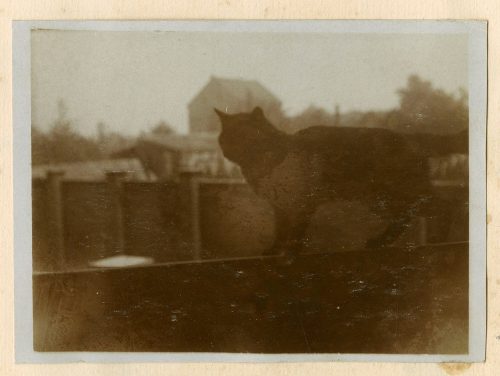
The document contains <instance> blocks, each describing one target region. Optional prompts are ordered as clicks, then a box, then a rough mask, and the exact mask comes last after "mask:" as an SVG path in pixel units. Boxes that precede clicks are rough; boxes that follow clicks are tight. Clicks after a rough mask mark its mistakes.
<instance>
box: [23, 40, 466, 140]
mask: <svg viewBox="0 0 500 376" xmlns="http://www.w3.org/2000/svg"><path fill="white" fill-rule="evenodd" d="M467 56H468V54H467V36H466V35H465V34H373V33H371V34H334V33H303V34H301V33H273V34H269V33H227V32H218V33H212V32H211V33H206V32H203V33H202V32H153V31H119V32H115V31H50V30H45V31H44V30H39V31H34V32H33V34H32V88H31V90H32V119H33V124H35V125H37V126H39V127H40V128H42V129H44V130H46V129H48V128H49V127H50V126H51V124H52V122H53V121H54V119H55V118H56V117H57V103H58V101H59V100H60V99H62V100H64V102H65V104H66V106H67V113H68V117H69V118H70V119H71V120H72V121H73V124H74V126H75V128H77V129H78V130H79V131H80V132H81V133H84V134H95V132H96V125H97V123H98V122H103V123H105V124H106V127H107V130H111V131H117V132H121V133H124V134H129V135H134V134H137V133H138V132H140V131H141V130H147V129H148V128H150V127H151V126H153V125H155V124H156V123H158V122H159V121H160V120H164V121H167V122H168V123H170V124H172V125H173V126H174V127H175V128H176V129H177V130H179V131H180V132H185V131H186V130H187V128H188V115H187V104H188V102H189V101H190V100H191V99H192V98H193V97H194V96H195V95H196V94H197V93H198V92H199V91H200V89H201V88H202V87H203V86H204V85H205V84H206V83H207V82H208V81H209V79H210V76H211V75H215V76H218V77H227V78H241V79H252V80H258V81H259V82H261V83H262V84H263V85H264V86H265V87H267V88H268V89H269V90H270V91H271V92H272V93H274V94H275V95H276V96H277V97H278V98H279V99H280V100H281V101H282V103H283V109H284V110H285V112H286V113H287V114H288V115H294V114H297V113H299V112H301V111H302V110H303V109H305V108H306V107H308V106H310V105H315V106H318V107H323V108H325V109H326V110H328V111H333V108H334V106H335V104H339V106H340V110H341V112H346V111H351V110H361V111H366V110H386V109H390V108H394V107H397V106H398V97H397V95H396V90H397V89H398V88H401V87H404V86H405V84H406V80H407V78H408V76H409V75H410V74H418V75H419V76H421V77H422V78H423V79H426V80H430V81H432V83H433V84H434V86H435V87H439V88H442V89H444V90H446V91H448V92H456V91H457V90H458V88H460V87H463V88H467V87H468V77H467V69H468V66H467Z"/></svg>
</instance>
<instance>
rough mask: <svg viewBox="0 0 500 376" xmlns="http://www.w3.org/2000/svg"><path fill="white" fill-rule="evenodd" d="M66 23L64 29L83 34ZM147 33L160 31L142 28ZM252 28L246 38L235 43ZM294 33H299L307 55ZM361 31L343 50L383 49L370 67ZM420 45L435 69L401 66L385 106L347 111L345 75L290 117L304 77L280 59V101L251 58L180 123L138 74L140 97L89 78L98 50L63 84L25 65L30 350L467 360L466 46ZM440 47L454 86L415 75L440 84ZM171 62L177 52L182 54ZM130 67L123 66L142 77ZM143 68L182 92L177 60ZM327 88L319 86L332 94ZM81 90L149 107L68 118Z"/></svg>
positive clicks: (187, 39)
mask: <svg viewBox="0 0 500 376" xmlns="http://www.w3.org/2000/svg"><path fill="white" fill-rule="evenodd" d="M38 33H41V34H48V35H51V32H50V31H34V32H33V36H34V37H33V40H32V41H33V42H34V43H33V52H34V53H33V55H32V59H33V60H32V61H33V67H37V62H38V61H39V60H38V59H41V60H43V59H49V56H52V55H54V54H53V53H52V52H51V51H52V49H54V48H55V49H56V51H58V53H60V51H61V50H64V49H63V48H62V47H61V46H59V47H58V42H57V41H58V40H57V38H55V40H54V39H51V41H50V43H48V44H45V43H44V42H41V41H40V40H39V39H37V38H38ZM56 34H58V35H60V37H61V38H62V39H66V38H67V39H69V40H71V38H72V35H73V32H61V31H58V32H56ZM82 34H85V33H84V32H79V33H77V34H76V37H77V38H80V41H81V38H84V36H82ZM97 34H102V35H103V38H104V39H105V38H106V37H107V35H106V34H107V33H106V32H99V33H97ZM135 34H137V33H135ZM188 34H189V33H188ZM150 35H151V36H154V38H157V35H156V34H154V33H147V32H144V33H141V35H140V37H141V38H143V39H147V38H148V36H150ZM136 37H137V35H132V36H131V37H130V38H132V39H133V38H136ZM211 37H212V38H213V39H214V40H217V38H218V37H219V35H217V34H214V35H212V36H211ZM251 37H252V35H251V34H250V35H245V36H244V37H243V41H240V46H241V47H242V51H240V52H241V53H243V51H244V47H245V46H246V44H245V40H246V41H248V39H251ZM115 38H117V37H116V36H115ZM128 38H129V36H128V35H127V33H122V34H121V35H120V37H119V39H115V41H114V42H113V43H118V40H120V43H123V44H124V45H127V46H129V47H130V46H133V43H132V42H131V41H130V40H129V39H128ZM183 38H184V39H183V40H182V43H183V44H184V45H185V46H186V47H187V48H188V49H189V47H190V46H191V49H193V50H196V46H197V43H201V42H200V40H199V38H201V37H200V36H199V35H196V33H193V34H192V35H183ZM203 38H206V36H204V37H203ZM203 38H202V41H203ZM221 38H222V39H223V40H231V39H234V40H236V41H237V40H238V38H240V36H239V35H237V34H231V33H226V34H225V35H224V36H221ZM255 38H256V40H254V41H253V42H252V43H257V44H258V43H259V41H261V40H262V36H260V35H257V34H256V35H255ZM280 38H282V39H283V37H280ZM295 38H297V40H295V39H294V36H293V35H291V34H290V35H289V36H288V39H290V40H292V43H298V44H299V46H303V47H304V48H305V44H301V43H304V42H303V41H301V36H300V35H296V36H295ZM309 38H314V36H308V39H309ZM350 38H353V39H354V40H356V36H352V35H351V36H350ZM359 38H360V40H357V41H356V43H360V44H361V45H363V43H364V44H365V46H366V50H364V49H363V48H358V49H355V50H354V51H353V52H352V54H353V55H356V56H358V57H359V62H358V63H357V64H359V70H362V69H368V68H367V65H368V67H372V68H373V67H376V66H377V64H381V61H386V59H387V57H383V58H382V57H379V60H377V59H376V58H374V59H373V61H370V63H368V64H367V62H366V59H367V56H369V53H368V51H369V48H368V46H369V45H371V43H372V40H370V41H366V40H364V39H366V38H368V37H367V36H360V37H359ZM373 38H375V39H377V38H378V39H379V43H387V41H389V42H391V41H392V43H393V45H392V47H393V49H395V50H397V49H398V48H400V47H401V46H402V45H405V44H406V43H411V41H412V36H411V35H405V36H400V39H401V40H399V41H396V40H395V39H398V38H395V37H394V36H389V37H388V36H385V35H378V36H371V37H370V38H368V39H373ZM93 39H95V35H92V36H91V37H89V41H91V40H93ZM272 39H273V38H269V36H268V37H267V38H266V43H269V40H272ZM285 39H287V38H285ZM320 39H321V38H320ZM421 39H422V37H421V36H419V37H418V38H417V37H416V40H418V41H420V40H421ZM423 39H426V43H423V46H425V49H426V51H427V52H426V54H424V55H425V56H426V64H424V65H421V64H420V65H419V64H418V63H415V64H410V63H409V62H408V61H405V62H404V63H401V65H400V66H399V68H401V69H403V68H404V69H403V70H410V74H408V75H407V76H405V77H404V79H402V81H400V82H397V83H394V84H393V86H394V87H392V88H391V90H388V89H384V90H385V93H386V94H380V95H375V96H376V97H379V99H380V98H383V97H384V95H386V97H387V100H386V101H382V102H383V103H379V104H375V103H371V104H369V105H367V104H366V102H367V100H364V99H362V98H361V97H363V96H364V95H367V94H360V99H359V101H360V102H359V107H358V109H355V108H356V107H355V106H356V104H355V103H353V104H346V107H347V109H346V110H344V109H343V106H342V104H341V103H343V101H345V103H349V100H348V99H345V97H343V96H342V92H348V85H347V84H339V86H341V87H343V89H342V90H340V91H338V92H335V95H336V96H337V98H338V99H337V98H332V99H331V101H332V106H331V108H326V109H325V108H323V107H322V104H321V102H317V101H316V100H315V99H314V98H312V97H310V96H307V94H306V93H303V95H304V99H303V101H304V103H302V106H297V107H296V109H299V110H298V111H295V112H294V111H290V110H287V109H286V106H287V101H292V100H295V101H298V99H297V98H299V99H300V95H299V96H298V97H297V95H298V94H297V93H300V90H299V91H297V92H296V93H295V96H294V95H292V94H293V91H292V87H293V85H301V84H302V85H306V84H307V82H308V74H307V73H304V75H302V77H301V78H298V77H297V76H296V75H294V74H291V73H288V72H287V69H286V68H288V69H292V68H291V67H288V66H287V65H286V62H285V60H280V59H279V54H278V55H276V56H275V65H276V66H278V67H281V68H283V73H282V78H281V79H282V80H283V82H281V83H278V84H276V83H275V85H277V86H276V87H278V88H280V92H282V93H289V94H288V95H285V97H284V98H282V97H281V96H279V95H278V94H276V93H275V92H274V91H273V90H270V89H269V88H267V87H266V82H265V81H264V80H265V74H264V75H259V74H257V73H256V72H253V74H252V73H251V69H250V68H249V69H248V72H247V74H245V72H244V71H245V66H246V65H244V64H243V63H241V64H242V65H240V66H239V73H238V74H237V75H235V76H229V75H228V76H223V75H224V74H225V73H224V71H221V72H218V73H217V75H213V74H212V75H208V76H207V77H205V78H204V79H203V80H200V81H199V83H200V87H199V89H198V90H196V91H194V92H193V93H192V94H191V96H190V98H189V99H190V100H189V101H185V105H184V106H185V107H184V108H183V109H182V110H181V109H179V110H178V111H179V112H182V111H186V110H187V111H188V117H187V118H185V123H184V124H180V122H182V116H179V117H178V119H177V120H176V121H175V122H172V123H171V119H169V118H162V117H160V116H168V113H167V112H161V115H160V114H158V115H157V116H158V118H157V119H155V120H150V118H149V113H150V111H149V109H150V106H151V105H150V102H151V101H154V100H155V99H154V94H151V92H149V91H148V90H147V86H146V88H145V87H144V86H142V87H141V83H142V82H141V80H140V78H138V77H131V78H130V80H131V81H132V82H134V80H137V81H135V83H134V85H133V87H129V88H128V90H134V89H135V88H136V87H137V88H139V87H140V90H139V89H138V90H139V92H138V93H136V92H134V91H127V92H125V93H115V92H114V89H113V90H111V89H109V90H108V89H106V88H108V86H106V87H105V89H104V90H103V91H104V93H102V92H97V93H96V92H94V91H93V90H95V89H96V88H95V87H93V86H92V85H90V87H87V84H86V83H85V84H84V82H86V79H87V80H88V77H82V74H83V73H85V72H90V73H88V74H90V76H92V77H93V78H94V79H95V78H96V77H100V76H102V77H104V76H105V75H106V71H107V70H108V69H109V66H110V62H109V61H107V60H106V59H103V60H100V59H99V58H98V56H97V55H96V56H94V58H95V59H96V60H97V62H96V64H97V67H98V68H95V67H94V68H92V69H91V70H89V71H87V70H86V68H85V66H83V67H82V66H78V65H77V66H73V65H69V66H68V70H69V71H71V74H72V77H73V79H72V81H71V83H72V84H71V83H68V81H67V79H66V78H64V79H61V78H60V77H61V76H64V74H65V73H64V72H61V73H60V74H59V73H56V71H54V72H52V73H51V74H52V75H53V76H54V80H53V81H51V80H50V76H49V78H48V81H44V80H41V79H40V77H42V76H43V75H42V73H41V72H42V71H38V70H36V69H34V70H33V71H32V72H33V76H32V77H33V92H32V94H33V98H32V99H33V101H32V106H33V118H32V120H33V129H32V163H33V170H32V171H33V185H32V187H33V191H32V192H33V268H34V270H33V272H34V342H35V349H36V350H37V351H141V352H144V351H166V352H230V353H231V352H234V353H245V352H253V353H379V354H381V353H386V354H466V353H467V352H468V325H469V322H468V319H469V317H468V308H469V301H468V260H469V257H468V235H469V231H468V230H469V226H468V202H469V192H468V181H469V180H468V173H469V171H468V120H469V108H468V97H467V87H466V86H465V87H464V86H463V84H464V83H467V82H468V77H467V64H466V62H467V43H466V42H465V41H466V38H465V37H463V38H462V39H463V40H461V38H460V37H457V36H455V35H452V36H449V38H448V39H447V38H446V36H443V35H436V36H435V40H434V39H433V37H432V35H431V36H426V37H425V38H423ZM37 40H38V42H36V41H37ZM277 42H280V43H281V42H282V40H281V39H280V40H278V41H277ZM89 43H90V42H89ZM233 43H234V42H233ZM261 43H263V42H262V41H261ZM287 43H288V42H287ZM415 43H416V44H415V45H414V46H413V47H414V48H416V46H417V45H418V43H420V42H415ZM447 43H449V45H450V50H449V51H450V54H448V55H451V56H452V58H453V59H455V60H458V61H459V63H457V64H456V66H461V68H460V69H458V68H457V69H456V70H454V71H453V70H451V69H445V68H443V69H444V71H446V72H447V74H448V78H449V81H448V82H447V83H445V84H444V86H448V87H445V88H443V87H442V86H440V85H439V83H438V84H436V83H435V82H433V81H430V80H429V79H428V78H427V77H423V76H422V74H425V73H429V72H430V71H432V70H433V69H434V70H436V72H434V73H433V74H435V75H436V76H440V70H439V68H436V67H439V66H440V62H437V61H436V60H435V57H436V54H437V55H439V56H444V55H446V54H443V53H442V48H443V46H446V45H447ZM75 44H76V45H79V44H78V43H75ZM215 44H216V45H217V43H215ZM435 44H439V46H440V47H439V48H438V47H436V46H435ZM111 45H113V44H111ZM429 46H430V47H429ZM58 48H60V49H61V50H59V49H58ZM317 48H319V46H318V47H317ZM345 48H346V49H349V47H348V46H347V47H345ZM372 48H376V47H373V46H372ZM318 51H319V50H318ZM365 52H366V54H364V53H365ZM420 52H422V51H420ZM128 53H129V54H130V56H134V50H133V49H129V50H128ZM270 53H271V54H272V51H270ZM68 54H69V55H68V56H69V57H68V61H70V60H71V59H74V53H68ZM178 54H179V57H178V62H179V63H181V62H182V59H186V56H184V55H183V54H182V53H178ZM312 54H313V52H309V54H308V55H307V56H308V58H311V57H313V58H314V61H316V62H318V61H319V63H318V64H319V65H318V66H314V65H313V66H310V67H309V69H310V70H311V71H313V72H315V74H312V73H311V74H310V78H309V81H311V80H314V79H317V78H314V76H315V75H317V74H318V72H317V71H316V70H315V69H320V68H321V69H325V68H324V65H325V63H322V62H321V61H322V56H321V54H320V53H319V52H318V56H314V55H312ZM63 55H64V54H63ZM173 55H174V56H177V55H176V54H175V53H173ZM248 56H250V55H248ZM334 58H335V60H338V59H341V55H338V56H337V55H336V56H335V57H334ZM204 59H206V62H207V63H208V64H211V65H209V67H212V68H213V69H214V70H216V69H217V67H218V62H219V61H223V60H226V59H228V60H229V61H231V59H230V56H229V55H225V54H223V55H221V54H220V51H217V53H214V55H212V56H208V57H206V58H204ZM298 59H299V60H300V58H298ZM304 59H306V57H304ZM330 59H333V57H330ZM57 60H58V59H57V58H54V61H57ZM68 61H66V63H68ZM112 63H113V64H118V63H117V62H116V61H113V62H112ZM134 63H135V62H132V63H130V62H129V63H127V62H120V64H123V66H126V67H127V66H128V67H130V66H133V67H134V68H133V69H132V70H133V71H134V70H140V68H139V67H136V66H135V65H134ZM441 63H442V62H441ZM99 64H102V65H99ZM127 64H131V65H130V66H129V65H127ZM227 64H228V63H227ZM228 65H230V64H228ZM41 66H43V65H40V67H41ZM118 66H121V65H117V67H118ZM99 67H101V68H99ZM351 67H352V66H351ZM356 67H357V66H354V68H352V69H351V70H352V72H351V73H348V74H346V75H347V76H348V77H349V78H350V79H351V80H352V82H353V83H355V84H356V85H358V86H365V88H364V91H365V92H368V93H372V94H373V92H378V91H381V92H384V90H383V89H382V88H379V87H378V86H376V85H377V71H376V70H375V71H374V72H372V76H373V77H374V79H373V80H372V81H370V82H367V83H363V85H360V80H361V79H360V78H359V77H356V72H357V70H356V69H355V68H356ZM393 68H394V67H393ZM117 69H118V68H117ZM120 69H121V68H120ZM128 69H129V68H128ZM184 69H188V71H189V69H193V73H192V75H191V76H193V77H194V76H196V75H197V74H198V73H197V72H196V71H195V70H194V69H195V68H193V67H190V66H188V68H186V67H185V66H184ZM228 69H229V68H228ZM125 70H126V69H125ZM264 71H265V70H264ZM39 72H40V73H39ZM44 72H46V71H45V70H44ZM58 72H60V71H58ZM96 72H97V73H98V74H97V76H96ZM227 72H228V74H229V73H230V70H228V71H227ZM150 73H151V76H152V77H154V78H155V80H156V79H157V78H158V77H162V75H163V74H164V75H165V76H166V77H168V79H170V80H172V85H171V87H169V86H165V87H162V90H164V91H166V92H168V91H169V90H170V91H171V94H170V95H177V96H179V97H182V96H183V94H182V93H180V92H179V91H178V89H179V87H180V86H179V85H180V84H179V83H178V82H179V81H175V78H174V76H175V75H176V73H177V72H176V71H175V70H173V71H168V70H167V71H166V72H163V71H162V70H161V69H159V70H158V71H151V72H150ZM344 73H345V72H344ZM143 74H144V73H143ZM331 74H335V69H332V72H331ZM337 74H338V73H337ZM381 74H382V73H381ZM383 74H386V73H383ZM383 74H382V75H383ZM180 75H181V76H182V74H180ZM138 76H139V77H140V74H138ZM187 76H189V74H188V75H187ZM58 77H59V78H58ZM127 77H129V76H127ZM440 77H441V78H442V76H440ZM339 78H340V76H339ZM180 79H184V77H181V78H178V80H180ZM343 79H344V80H345V79H346V78H345V76H344V77H343ZM46 80H47V78H46ZM287 80H288V81H290V86H287V85H286V84H285V83H284V82H286V81H287ZM61 81H64V82H66V83H67V84H68V85H73V86H72V87H73V89H72V90H73V91H74V94H73V96H72V95H71V90H70V91H69V92H67V93H69V94H67V95H68V97H66V96H61V97H59V98H58V99H57V100H56V102H57V103H56V104H55V105H54V107H53V109H55V111H54V113H53V116H54V120H53V121H52V122H51V123H50V124H48V125H47V124H46V123H43V122H44V120H43V119H44V117H43V116H42V115H41V114H42V113H43V112H44V111H45V112H47V109H46V108H45V107H44V106H41V105H40V103H42V97H44V95H43V94H44V93H45V91H44V90H48V91H47V97H50V96H53V95H54V91H56V92H57V89H55V88H56V87H57V86H58V85H60V84H61ZM445 81H446V80H445ZM176 82H177V83H176ZM108 85H110V84H108ZM148 85H153V83H152V82H150V83H149V84H148ZM317 85H318V83H316V84H315V86H316V87H318V89H317V91H319V92H323V93H324V95H325V96H326V95H331V94H332V93H333V92H330V93H329V90H328V85H327V84H326V83H324V86H317ZM373 85H375V86H373ZM453 85H455V86H453ZM153 86H154V85H153ZM87 90H88V92H87V94H86V95H87V97H90V96H93V97H96V98H99V99H98V101H99V102H107V103H108V106H111V107H121V109H122V110H121V112H122V114H121V116H122V119H123V122H126V121H127V120H125V119H126V118H127V114H128V113H129V111H130V113H132V112H135V113H136V114H137V112H136V111H137V109H138V108H139V109H141V110H140V111H142V112H143V113H144V114H145V115H144V117H143V118H142V119H138V118H134V119H132V121H133V122H134V123H135V125H134V127H138V128H135V129H134V128H133V127H132V126H127V129H128V132H124V131H123V129H120V127H118V126H116V127H115V126H113V125H112V124H113V120H111V119H112V118H109V119H106V118H100V119H99V120H98V121H96V119H95V118H93V117H92V116H89V117H85V116H84V115H81V116H79V117H78V118H77V119H75V118H73V117H72V115H71V110H72V107H71V105H73V106H74V107H77V108H78V107H79V105H78V103H77V102H76V101H77V100H78V99H75V98H79V92H80V91H84V92H86V91H87ZM357 91H359V92H362V91H363V89H362V88H361V89H357ZM389 91H392V92H393V93H394V95H395V98H396V99H397V100H396V102H395V103H393V102H391V100H392V99H391V96H390V95H389V94H388V92H389ZM106 92H107V93H106ZM290 93H292V94H290ZM349 95H352V93H349V94H347V95H346V97H349ZM368 96H369V94H368ZM130 97H132V98H133V99H132V100H131V99H130ZM80 99H81V98H80ZM150 99H151V100H150ZM311 102H312V103H313V104H312V105H310V104H311ZM70 104H71V105H70ZM82 106H84V107H87V108H86V109H85V110H84V111H83V112H81V114H85V112H86V111H89V112H92V111H93V108H92V101H91V100H89V102H84V103H83V104H82ZM158 106H160V105H158ZM161 106H164V107H169V103H168V102H167V103H163V104H161ZM350 106H351V107H350ZM367 106H368V107H367ZM384 106H385V107H384ZM154 107H157V106H156V105H155V106H154ZM106 108H107V107H106V105H103V107H102V108H101V109H100V111H101V114H100V116H105V113H106V112H105V109H106ZM132 108H133V109H132ZM78 111H81V110H80V109H79V110H77V112H78ZM170 111H172V110H170ZM44 116H46V115H44ZM135 116H136V115H135ZM179 119H181V120H179ZM39 122H42V124H38V123H39ZM89 122H90V123H92V122H95V124H91V125H88V124H89ZM138 123H140V124H138ZM79 127H80V128H79ZM134 130H136V131H137V130H140V133H138V134H134ZM186 130H189V131H188V132H186Z"/></svg>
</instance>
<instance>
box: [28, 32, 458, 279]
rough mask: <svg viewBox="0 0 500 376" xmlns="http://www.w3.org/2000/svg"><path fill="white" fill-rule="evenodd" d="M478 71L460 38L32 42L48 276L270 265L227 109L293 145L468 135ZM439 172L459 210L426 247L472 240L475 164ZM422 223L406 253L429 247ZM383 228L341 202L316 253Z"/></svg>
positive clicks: (268, 232) (441, 164)
mask: <svg viewBox="0 0 500 376" xmlns="http://www.w3.org/2000/svg"><path fill="white" fill-rule="evenodd" d="M466 56H467V39H466V38H465V37H463V36H460V35H437V34H425V35H424V34H423V35H384V34H359V35H358V34H356V35H352V34H334V35H326V34H325V35H324V34H312V35H311V34H293V33H288V34H279V33H277V34H273V35H272V37H269V35H265V34H263V33H205V34H199V33H177V32H176V33H161V32H157V33H154V32H130V33H129V32H127V33H123V32H80V31H74V32H73V31H64V32H61V31H47V30H45V31H44V30H40V31H33V33H32V72H33V74H32V176H33V256H34V259H33V260H34V264H33V265H34V270H35V271H51V270H75V269H82V268H88V267H96V266H99V265H100V266H106V265H108V264H107V263H109V266H113V265H114V264H113V262H115V263H117V264H116V266H118V265H127V263H132V264H134V263H141V262H145V263H161V262H172V261H189V260H196V259H221V258H239V257H249V256H257V255H260V254H262V252H263V251H264V250H265V249H267V248H268V247H269V246H270V245H271V244H272V242H273V239H274V217H273V212H272V208H271V207H270V206H269V204H268V203H267V202H265V201H263V200H262V199H260V198H258V197H256V196H255V195H254V194H253V192H252V191H251V190H250V188H249V187H248V186H247V185H246V184H245V182H244V180H243V179H242V176H241V173H240V171H239V168H238V166H236V165H234V164H232V163H231V162H230V161H228V160H226V159H224V157H223V155H222V153H221V150H220V148H219V145H218V141H217V137H218V133H219V127H220V124H219V119H218V118H217V116H216V115H215V113H214V111H213V108H214V107H217V108H219V109H222V110H224V111H227V112H228V113H237V112H247V111H251V110H252V109H253V108H254V107H255V106H260V107H261V108H262V109H263V110H264V113H265V115H266V117H267V118H268V119H269V120H270V121H271V122H272V123H273V124H274V125H275V126H276V127H278V128H279V129H281V130H283V131H285V132H287V133H293V132H296V131H298V130H300V129H304V128H307V127H309V126H312V125H326V126H341V127H377V128H388V129H391V130H394V131H396V132H403V133H433V134H453V133H457V132H460V131H462V130H464V129H467V127H468V99H467V90H466V87H467V64H466V62H467V59H466ZM429 164H430V167H431V174H432V179H433V182H434V184H435V186H436V187H438V188H437V189H438V190H439V192H440V193H439V194H441V195H443V196H445V197H447V198H450V199H452V200H455V201H454V203H456V202H458V203H459V204H460V205H459V209H457V210H456V211H455V212H454V213H453V215H451V217H450V216H448V217H446V218H444V219H443V218H441V219H436V218H429V219H428V221H427V224H432V223H433V222H436V223H434V224H433V225H432V226H427V225H426V229H425V232H426V233H425V237H426V239H425V241H426V242H446V241H448V242H449V241H463V240H466V239H467V236H468V220H467V197H468V189H467V187H468V159H467V155H450V156H448V157H445V158H439V159H430V160H429ZM457 200H458V201H457ZM443 220H444V221H453V226H451V230H450V231H449V232H446V233H443V232H442V231H440V230H439V229H440V225H439V221H443ZM417 222H418V221H416V223H415V224H414V226H412V227H411V229H410V230H409V231H407V234H405V235H404V236H403V239H401V241H400V244H406V243H408V242H410V243H415V242H417V241H418V239H417V238H418V236H421V235H418V234H419V233H421V232H422V229H421V228H420V227H421V226H420V225H421V223H420V225H419V224H418V223H417ZM419 226H420V227H419ZM383 228H384V223H383V222H382V221H381V220H380V219H379V218H378V217H376V216H375V215H373V214H371V213H370V212H369V210H368V209H367V208H365V207H364V206H363V205H361V204H360V203H358V202H334V203H331V204H329V205H327V206H325V207H322V208H320V210H318V212H317V213H316V215H315V216H314V218H313V221H312V223H311V226H310V228H309V229H308V238H309V239H310V244H308V245H307V247H306V248H307V251H308V252H320V251H328V252H330V251H333V252H338V251H350V250H359V249H360V248H362V247H363V245H364V242H365V241H366V239H368V238H369V237H371V236H373V235H374V234H376V233H377V232H380V231H382V229H383ZM420 241H422V239H420ZM120 263H122V264H120Z"/></svg>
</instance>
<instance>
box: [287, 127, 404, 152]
mask: <svg viewBox="0 0 500 376" xmlns="http://www.w3.org/2000/svg"><path fill="white" fill-rule="evenodd" d="M293 146H294V148H295V149H296V150H302V151H305V152H310V153H315V154H317V153H333V154H339V153H341V154H342V153H343V152H345V153H348V154H350V155H353V154H358V153H359V154H361V155H364V156H366V155H367V154H372V153H380V154H386V153H391V154H394V153H398V152H399V153H401V152H404V149H405V148H406V142H405V140H404V139H403V138H402V136H401V135H400V134H398V133H395V132H393V131H390V130H388V129H382V128H358V127H333V126H322V125H317V126H312V127H309V128H306V129H303V130H300V131H298V132H296V133H295V134H294V135H293Z"/></svg>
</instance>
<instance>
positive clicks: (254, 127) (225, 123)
mask: <svg viewBox="0 0 500 376" xmlns="http://www.w3.org/2000/svg"><path fill="white" fill-rule="evenodd" d="M214 110H215V113H216V114H217V115H218V116H219V119H220V122H221V133H220V135H219V144H220V146H221V149H222V151H223V153H224V156H225V157H226V158H228V159H230V160H232V161H234V162H236V163H241V162H243V160H246V159H249V158H252V157H253V156H254V155H255V153H256V152H258V151H259V150H260V149H261V148H262V146H263V145H264V144H267V143H269V141H270V139H272V138H274V137H276V134H277V133H278V131H277V130H276V129H275V128H274V126H273V125H272V124H271V123H270V122H269V121H268V120H267V119H266V117H265V115H264V112H263V111H262V109H261V108H260V107H255V108H254V110H253V111H252V112H242V113H238V114H228V113H226V112H223V111H220V110H218V109H216V108H215V109H214Z"/></svg>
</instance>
